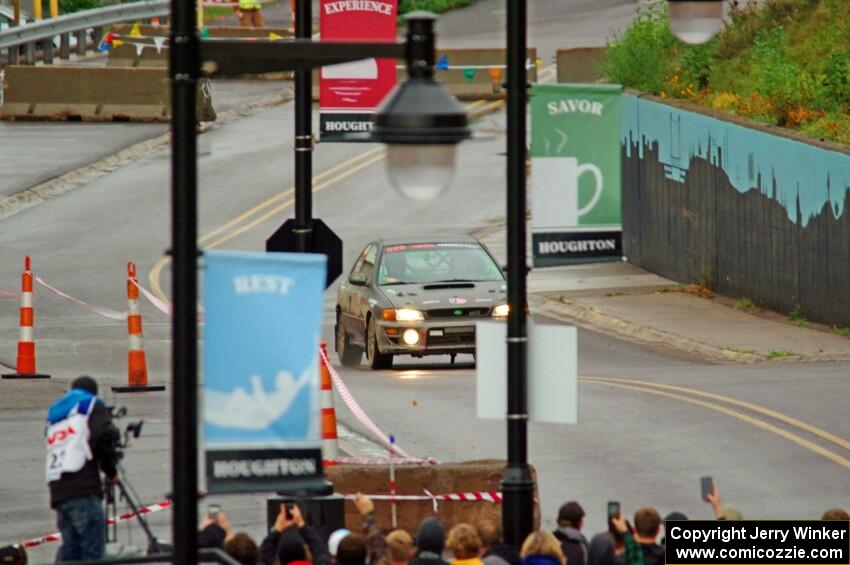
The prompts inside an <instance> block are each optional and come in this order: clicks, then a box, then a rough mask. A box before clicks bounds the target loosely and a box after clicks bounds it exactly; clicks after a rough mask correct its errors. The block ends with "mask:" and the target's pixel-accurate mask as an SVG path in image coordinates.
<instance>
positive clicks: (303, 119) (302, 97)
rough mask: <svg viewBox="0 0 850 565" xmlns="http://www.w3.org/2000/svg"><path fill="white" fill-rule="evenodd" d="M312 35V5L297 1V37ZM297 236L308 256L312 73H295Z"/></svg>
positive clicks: (311, 144) (301, 249) (310, 214)
mask: <svg viewBox="0 0 850 565" xmlns="http://www.w3.org/2000/svg"><path fill="white" fill-rule="evenodd" d="M312 35H313V2H312V0H297V3H296V6H295V37H297V38H299V39H309V38H310V37H311V36H312ZM294 233H295V237H296V238H297V239H296V241H297V249H298V251H300V252H302V253H309V252H311V251H312V250H313V249H312V239H313V238H312V235H313V71H312V70H309V71H295V229H294Z"/></svg>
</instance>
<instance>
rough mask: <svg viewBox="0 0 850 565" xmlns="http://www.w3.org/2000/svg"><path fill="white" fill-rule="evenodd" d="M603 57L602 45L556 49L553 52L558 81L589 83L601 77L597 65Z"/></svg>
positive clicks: (603, 49)
mask: <svg viewBox="0 0 850 565" xmlns="http://www.w3.org/2000/svg"><path fill="white" fill-rule="evenodd" d="M604 57H605V48H604V47H576V48H572V49H558V51H557V52H556V54H555V60H556V62H557V69H558V82H560V83H591V82H598V81H599V80H600V79H601V78H602V73H600V72H599V66H600V65H601V64H602V61H603V60H604Z"/></svg>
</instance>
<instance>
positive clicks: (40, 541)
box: [21, 500, 171, 548]
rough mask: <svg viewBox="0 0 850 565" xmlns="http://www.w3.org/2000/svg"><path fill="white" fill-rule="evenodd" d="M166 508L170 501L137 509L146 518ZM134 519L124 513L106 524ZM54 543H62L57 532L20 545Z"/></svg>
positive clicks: (110, 524)
mask: <svg viewBox="0 0 850 565" xmlns="http://www.w3.org/2000/svg"><path fill="white" fill-rule="evenodd" d="M168 508H171V501H170V500H163V501H162V502H157V503H156V504H151V505H150V506H145V507H144V508H139V514H141V515H143V516H146V515H148V514H153V513H155V512H159V511H161V510H167V509H168ZM135 517H136V515H135V514H134V513H133V512H126V513H124V514H121V515H119V516H116V517H115V518H109V519H108V520H106V524H107V525H108V526H112V525H113V524H120V523H122V522H128V521H130V520H133V519H134V518H135ZM54 541H62V534H60V533H59V532H56V533H53V534H47V535H46V536H41V537H40V538H34V539H30V540H26V541H23V542H21V545H23V546H24V547H27V548H29V547H36V546H38V545H42V544H45V543H50V542H54Z"/></svg>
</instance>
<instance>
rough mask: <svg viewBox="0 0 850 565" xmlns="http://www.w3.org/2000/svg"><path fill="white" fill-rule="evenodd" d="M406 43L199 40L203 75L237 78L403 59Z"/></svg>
mask: <svg viewBox="0 0 850 565" xmlns="http://www.w3.org/2000/svg"><path fill="white" fill-rule="evenodd" d="M405 51H406V44H405V43H397V42H368V43H360V42H345V41H340V42H333V41H313V40H310V39H307V40H294V41H282V40H269V39H260V40H255V39H247V40H246V39H202V40H201V61H202V69H203V71H204V74H205V75H207V76H213V77H236V76H242V75H246V74H260V73H271V72H281V71H306V70H310V69H315V68H318V67H323V66H326V65H335V64H337V63H348V62H351V61H359V60H361V59H371V58H389V59H404V58H405Z"/></svg>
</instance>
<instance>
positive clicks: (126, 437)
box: [106, 406, 145, 459]
mask: <svg viewBox="0 0 850 565" xmlns="http://www.w3.org/2000/svg"><path fill="white" fill-rule="evenodd" d="M106 409H107V410H108V411H109V415H110V416H111V417H112V420H113V421H114V422H117V421H118V420H120V419H121V418H124V417H125V416H126V415H127V407H126V406H120V407H116V406H107V407H106ZM144 424H145V421H144V420H136V421H133V422H128V423H127V425H126V426H124V432H123V433H122V432H121V430H120V429H119V428H118V426H117V425H116V427H115V429H116V430H117V431H118V434H117V437H116V438H115V451H116V453H117V454H118V458H119V459H120V458H121V457H123V456H124V453H123V450H124V449H126V448H128V447H130V440H131V439H136V438H138V437H139V436H140V435H142V426H144Z"/></svg>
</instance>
